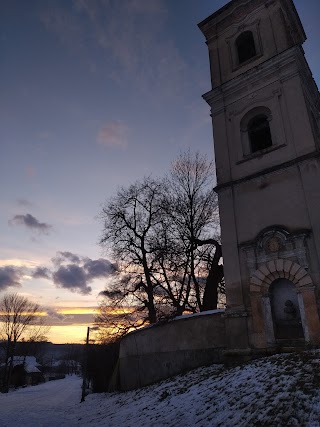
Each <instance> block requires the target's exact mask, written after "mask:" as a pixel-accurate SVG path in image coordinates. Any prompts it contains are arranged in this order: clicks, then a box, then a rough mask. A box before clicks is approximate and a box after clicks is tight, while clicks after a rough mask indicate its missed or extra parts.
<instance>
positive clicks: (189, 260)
mask: <svg viewBox="0 0 320 427" xmlns="http://www.w3.org/2000/svg"><path fill="white" fill-rule="evenodd" d="M169 182H170V189H171V191H170V192H169V193H168V194H169V197H168V208H167V214H168V215H169V217H170V220H171V224H172V226H171V229H172V230H174V236H175V237H174V240H175V242H176V245H177V243H178V244H179V246H180V251H181V253H182V254H183V256H184V264H183V275H182V276H181V277H182V283H181V289H182V288H185V289H186V291H185V293H184V295H185V298H184V300H183V304H182V307H180V311H181V308H182V309H183V310H185V309H190V310H191V311H198V310H200V311H204V310H209V309H212V308H216V307H217V302H218V288H219V285H221V283H222V281H223V268H222V266H221V265H220V264H219V262H220V259H221V257H222V252H221V245H220V244H219V242H218V239H219V231H220V229H219V212H218V198H217V194H216V193H215V191H214V189H213V182H214V167H213V163H212V162H208V161H207V160H206V158H205V157H204V156H202V155H201V154H200V153H199V152H196V153H195V154H192V153H191V152H190V151H188V152H186V153H182V154H180V156H179V157H178V159H177V160H176V161H175V162H173V164H172V169H171V176H170V179H169ZM211 236H215V237H216V238H210V237H211ZM204 245H205V247H203V246H204ZM221 274H222V277H221ZM206 276H207V278H206V280H205V282H204V278H205V277H206ZM213 278H214V280H213Z"/></svg>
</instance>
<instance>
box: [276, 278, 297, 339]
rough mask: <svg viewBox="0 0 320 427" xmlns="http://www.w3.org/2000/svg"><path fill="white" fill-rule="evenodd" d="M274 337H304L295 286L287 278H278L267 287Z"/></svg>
mask: <svg viewBox="0 0 320 427" xmlns="http://www.w3.org/2000/svg"><path fill="white" fill-rule="evenodd" d="M269 297H270V305H271V313H272V319H273V330H274V336H275V339H276V340H277V339H287V340H291V339H301V338H304V333H303V328H302V321H301V313H300V307H299V300H298V295H297V291H296V287H295V285H294V283H293V282H291V280H289V279H285V278H280V279H276V280H275V281H274V282H272V283H271V285H270V287H269Z"/></svg>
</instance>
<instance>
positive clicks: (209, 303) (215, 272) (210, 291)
mask: <svg viewBox="0 0 320 427" xmlns="http://www.w3.org/2000/svg"><path fill="white" fill-rule="evenodd" d="M196 244H197V246H203V245H214V246H215V248H216V251H215V254H214V257H213V260H212V262H211V265H210V269H209V273H208V276H207V280H206V287H205V289H204V294H203V303H202V306H201V308H200V311H208V310H215V309H216V308H217V306H218V287H219V283H220V282H221V280H222V279H223V266H222V265H219V261H220V258H221V257H222V249H221V245H220V244H219V243H218V242H217V241H216V240H215V239H208V240H196Z"/></svg>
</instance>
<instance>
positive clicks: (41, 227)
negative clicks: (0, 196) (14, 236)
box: [9, 213, 52, 234]
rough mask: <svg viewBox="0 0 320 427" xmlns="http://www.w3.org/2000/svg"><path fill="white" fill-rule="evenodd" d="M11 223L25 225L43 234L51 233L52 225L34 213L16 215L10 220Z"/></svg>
mask: <svg viewBox="0 0 320 427" xmlns="http://www.w3.org/2000/svg"><path fill="white" fill-rule="evenodd" d="M9 224H11V225H24V226H25V227H27V228H28V229H30V230H32V231H37V232H38V233H41V234H49V232H50V230H51V228H52V226H51V225H49V224H47V223H45V222H40V221H39V220H37V218H35V217H34V216H33V215H31V214H29V213H27V214H25V215H15V216H14V217H13V218H12V219H11V220H10V221H9Z"/></svg>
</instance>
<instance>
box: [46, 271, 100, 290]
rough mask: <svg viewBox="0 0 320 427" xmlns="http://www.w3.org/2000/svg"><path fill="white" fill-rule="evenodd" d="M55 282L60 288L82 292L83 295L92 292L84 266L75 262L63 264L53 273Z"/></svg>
mask: <svg viewBox="0 0 320 427" xmlns="http://www.w3.org/2000/svg"><path fill="white" fill-rule="evenodd" d="M52 277H53V282H54V284H55V285H57V286H58V288H64V289H69V290H70V291H72V292H80V294H82V295H88V294H90V293H91V291H92V288H91V287H90V286H88V285H87V278H86V274H85V271H84V269H83V268H82V267H79V266H78V265H75V264H68V265H66V266H64V265H62V266H60V267H59V268H58V270H57V271H55V272H54V273H53V276H52Z"/></svg>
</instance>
